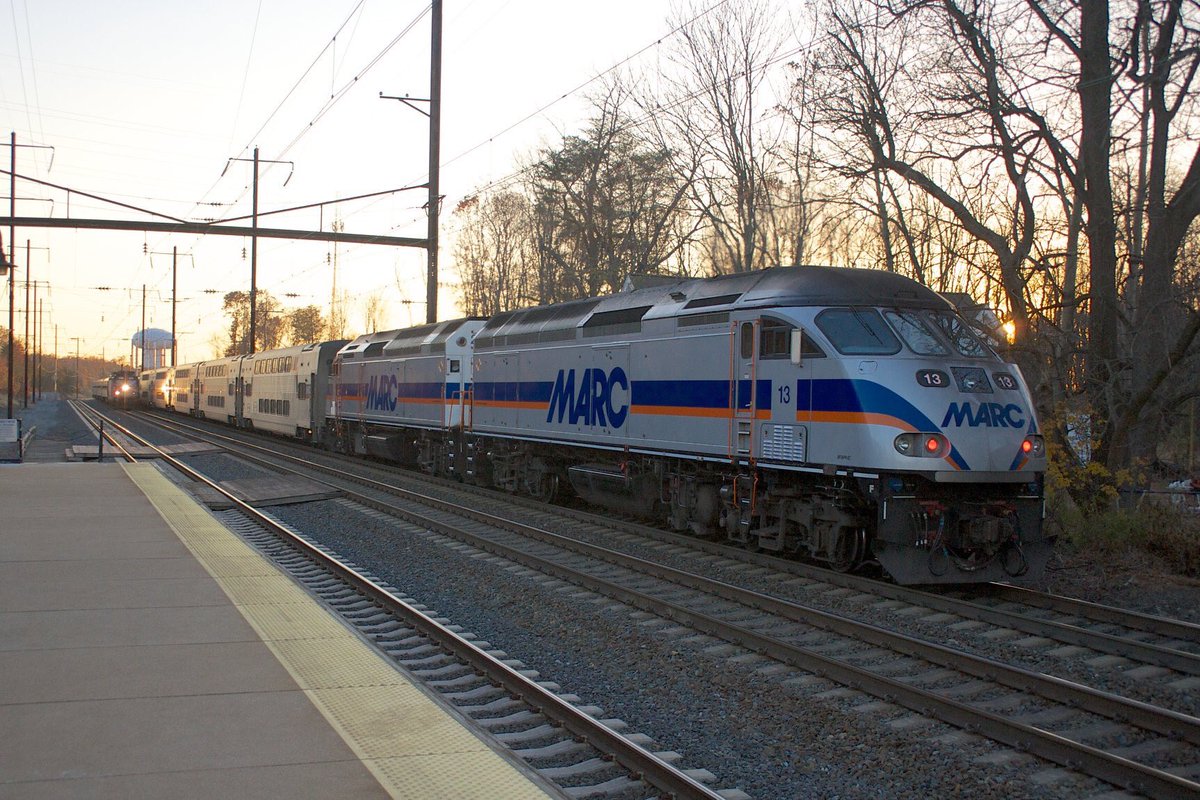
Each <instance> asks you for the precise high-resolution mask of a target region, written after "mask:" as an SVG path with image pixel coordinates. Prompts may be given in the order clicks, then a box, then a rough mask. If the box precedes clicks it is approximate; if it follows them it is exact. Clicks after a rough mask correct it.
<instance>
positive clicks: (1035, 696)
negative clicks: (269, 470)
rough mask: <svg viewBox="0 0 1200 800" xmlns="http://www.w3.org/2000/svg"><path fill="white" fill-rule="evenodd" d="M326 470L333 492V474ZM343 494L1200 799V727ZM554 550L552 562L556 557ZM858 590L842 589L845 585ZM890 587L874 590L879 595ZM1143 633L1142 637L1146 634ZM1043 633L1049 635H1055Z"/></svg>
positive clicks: (680, 618)
mask: <svg viewBox="0 0 1200 800" xmlns="http://www.w3.org/2000/svg"><path fill="white" fill-rule="evenodd" d="M308 455H309V456H310V457H311V455H312V454H311V453H309V454H308ZM276 468H278V467H276ZM320 469H322V470H323V471H325V475H326V478H325V479H326V480H330V471H331V470H332V468H330V467H321V468H320ZM337 480H338V481H345V483H344V484H343V485H342V488H343V491H345V492H347V494H348V495H350V496H353V497H354V499H355V500H356V501H358V502H362V503H364V504H368V505H371V506H373V507H375V508H379V509H383V510H385V511H386V512H387V513H389V514H394V515H397V516H401V517H404V518H406V519H409V520H411V521H413V522H414V523H415V524H417V525H420V526H423V527H427V528H429V529H432V530H435V531H438V532H440V533H441V534H444V535H447V536H452V537H454V538H456V539H458V540H461V541H467V542H469V543H470V544H471V546H472V547H476V548H480V549H483V550H487V551H489V552H492V553H495V554H496V555H499V556H501V557H503V558H505V559H508V560H511V561H513V562H515V563H520V564H523V565H525V566H528V567H529V568H531V569H535V570H537V571H539V572H542V573H545V574H550V575H554V576H556V577H558V578H560V579H562V580H564V581H568V582H570V583H571V584H573V585H577V586H582V587H586V588H588V589H590V590H591V591H594V592H597V593H600V594H603V595H605V596H608V597H611V598H614V599H616V600H619V601H620V602H622V603H625V604H627V605H630V606H634V607H637V608H641V609H644V610H645V611H646V612H648V613H651V614H655V615H657V616H660V617H663V618H667V619H672V620H675V621H676V622H678V623H680V624H681V625H686V626H687V627H688V628H690V629H692V630H697V631H702V632H704V633H706V634H708V635H711V636H715V637H719V638H721V639H724V640H726V641H729V642H733V643H736V644H738V645H739V646H741V647H744V648H747V649H749V650H751V651H754V652H757V653H760V654H763V655H766V656H768V657H770V658H772V659H774V660H776V661H778V662H780V663H782V664H787V665H791V666H794V667H798V668H801V669H804V670H807V671H810V672H815V673H817V674H821V675H825V676H828V677H830V678H833V679H835V680H837V681H839V682H841V683H844V684H846V685H848V686H853V687H855V688H858V689H861V690H863V691H867V692H869V693H871V694H874V695H876V696H877V697H879V698H881V699H883V700H885V701H887V702H889V703H893V704H896V705H899V706H903V707H905V708H908V709H911V710H913V711H916V712H918V713H921V714H925V715H929V716H933V717H936V718H938V719H940V720H942V721H945V722H948V723H950V724H953V725H956V726H959V727H963V728H966V729H968V730H973V731H975V732H978V733H980V734H983V735H986V736H988V737H990V738H992V739H994V740H996V741H998V742H1002V743H1004V744H1006V745H1008V746H1010V747H1013V748H1016V749H1019V750H1023V751H1027V752H1030V753H1032V754H1035V755H1038V756H1040V757H1042V758H1046V759H1048V760H1051V761H1053V762H1055V763H1058V764H1062V765H1064V766H1067V767H1070V768H1073V769H1078V770H1080V771H1082V772H1085V773H1087V774H1089V775H1093V776H1095V777H1098V778H1100V779H1102V780H1105V781H1106V782H1109V783H1112V784H1114V785H1117V786H1122V787H1125V788H1130V789H1133V790H1135V791H1139V792H1143V793H1146V794H1148V795H1151V796H1156V797H1174V796H1194V794H1195V793H1197V792H1200V784H1197V783H1195V782H1194V781H1193V780H1192V779H1191V777H1187V776H1192V777H1194V776H1195V775H1196V774H1198V773H1200V749H1198V746H1200V721H1198V720H1197V719H1196V718H1195V717H1192V716H1190V715H1188V714H1182V713H1179V712H1175V711H1172V710H1170V709H1166V708H1161V707H1158V706H1156V705H1153V704H1150V703H1143V702H1138V701H1136V700H1130V699H1128V698H1125V697H1122V696H1120V695H1118V694H1115V693H1112V692H1106V691H1101V690H1098V689H1094V688H1089V687H1087V686H1082V685H1080V684H1078V683H1075V682H1072V681H1067V680H1062V679H1059V678H1053V677H1051V676H1048V675H1043V674H1040V673H1038V672H1036V671H1032V670H1026V669H1021V668H1019V667H1013V666H1010V665H1008V664H1006V663H1003V662H1001V661H997V660H995V659H988V658H984V657H980V656H977V655H973V654H970V653H966V652H964V651H962V650H959V649H956V648H954V647H948V646H945V645H942V644H938V643H936V642H931V641H928V640H925V639H921V638H919V637H914V636H909V635H905V634H902V633H897V632H895V631H891V630H886V629H883V628H880V627H878V626H875V625H871V624H869V623H865V622H862V621H860V620H855V619H848V618H846V617H843V616H839V615H836V614H831V613H828V612H824V611H821V610H819V609H815V608H812V607H810V606H808V605H805V604H803V603H798V602H795V601H791V600H787V599H782V598H779V597H775V596H772V595H770V594H766V593H762V592H755V591H752V590H749V589H745V588H742V587H739V586H734V585H731V584H728V583H722V582H720V581H715V580H713V579H712V578H710V577H707V576H706V575H700V574H697V573H693V572H687V571H685V570H679V569H675V568H672V567H667V566H664V565H662V564H660V563H655V562H653V561H649V560H647V559H642V558H637V557H634V556H630V555H627V554H625V553H619V552H616V551H615V550H612V549H609V548H605V547H599V546H597V545H595V544H589V543H587V542H581V541H578V540H576V539H572V538H570V537H565V536H562V535H560V534H556V533H553V532H550V531H546V530H542V529H540V528H538V527H536V526H532V525H527V524H523V523H519V522H516V521H514V520H512V519H510V518H501V517H497V516H494V515H491V514H483V513H481V512H478V511H470V510H467V509H464V508H462V507H461V503H457V504H456V503H450V502H446V501H442V500H434V499H432V498H429V497H426V496H419V495H416V496H414V494H413V493H408V497H407V499H405V500H401V501H396V500H388V499H381V498H380V497H379V493H380V492H384V493H393V494H396V493H400V490H396V489H394V488H393V487H390V486H386V485H374V486H373V489H372V491H371V492H370V493H369V494H367V493H364V492H363V491H361V490H358V489H355V488H353V485H354V484H358V485H361V484H363V483H364V482H365V483H371V481H370V480H369V479H365V478H362V477H359V476H353V477H351V476H345V475H343V476H340V477H339V478H338V479H337ZM430 508H433V509H434V511H430V510H429V509H430ZM687 541H689V543H690V542H692V541H694V540H687ZM548 548H552V551H551V552H546V551H547V549H548ZM747 555H749V554H747ZM835 574H836V573H835ZM822 577H824V578H825V579H827V580H829V579H832V575H831V574H829V573H822ZM851 577H852V576H840V577H839V578H838V579H837V582H840V581H841V579H843V578H846V579H848V578H851ZM796 580H806V581H807V580H809V579H807V578H797V579H796ZM814 585H817V586H818V588H819V586H820V585H819V584H814V583H813V582H811V581H810V582H809V583H808V586H809V587H810V589H811V588H812V587H813V586H814ZM824 585H826V586H828V585H830V584H824ZM851 585H856V584H845V585H841V586H836V585H835V589H836V590H837V591H841V592H843V596H844V597H846V596H847V595H845V592H846V590H847V588H848V586H851ZM883 586H885V585H884V584H880V583H878V582H870V588H871V589H872V590H873V589H875V588H876V587H883ZM860 588H861V591H858V590H856V594H853V595H849V596H848V599H850V600H851V601H852V602H857V603H859V604H863V605H867V606H871V607H877V606H879V605H880V604H881V602H882V603H888V602H895V601H892V600H883V601H881V600H880V593H879V592H876V591H867V590H866V587H860ZM882 591H883V592H884V596H886V593H888V592H892V591H908V590H900V589H899V587H891V586H886V589H884V590H882ZM905 597H906V599H905V600H904V601H903V602H905V603H907V604H910V605H909V606H908V607H909V608H916V609H919V610H923V611H924V612H925V613H926V614H928V615H932V616H936V615H937V614H945V613H954V614H956V615H958V614H963V615H967V616H968V618H972V619H975V620H983V619H984V618H990V617H995V618H999V619H1003V620H1005V621H1004V622H991V621H989V622H988V624H992V625H1006V626H1007V625H1014V624H1016V623H1015V622H1014V617H1022V619H1025V620H1031V619H1032V618H1030V617H1023V616H1022V615H1013V614H1011V612H1007V611H1004V610H1001V609H995V608H990V609H989V608H984V607H980V606H976V605H975V604H971V603H967V602H966V601H963V600H960V599H956V598H952V597H945V596H939V595H931V594H928V593H923V594H922V595H920V596H919V598H918V600H917V601H916V604H915V605H913V603H914V600H913V596H912V595H906V596H905ZM935 602H936V603H943V604H945V605H943V608H953V609H954V611H951V612H937V611H932V610H931V609H928V608H926V606H924V605H921V604H922V603H926V604H928V605H930V606H932V605H934V604H935ZM1038 602H1044V601H1041V600H1039V601H1038ZM968 606H969V607H968ZM1093 611H1094V609H1093ZM1098 613H1103V614H1108V615H1111V614H1112V613H1113V610H1108V611H1104V612H1098ZM969 615H975V616H974V617H970V616H969ZM1150 619H1151V620H1152V619H1153V618H1150ZM1035 621H1036V620H1033V621H1028V622H1020V623H1019V624H1020V625H1029V624H1033V622H1035ZM1042 622H1045V621H1042ZM1145 622H1146V620H1142V621H1141V622H1138V623H1137V624H1144V623H1145ZM1110 624H1111V623H1110ZM1130 625H1131V627H1136V625H1135V623H1134V622H1131V623H1130ZM1050 627H1052V628H1054V629H1055V630H1059V631H1061V630H1062V629H1064V628H1065V629H1067V630H1068V631H1069V633H1060V635H1063V636H1066V635H1070V636H1072V637H1085V636H1087V637H1089V638H1087V642H1088V644H1087V645H1083V646H1087V647H1093V646H1095V647H1096V649H1098V650H1100V651H1101V652H1104V650H1103V647H1110V648H1116V647H1122V648H1126V647H1128V645H1127V644H1125V643H1123V642H1121V641H1120V639H1121V637H1118V636H1114V635H1113V634H1111V633H1103V632H1096V631H1087V630H1086V629H1085V628H1082V627H1078V626H1072V625H1067V624H1066V623H1063V622H1053V623H1052V625H1051V626H1050ZM1038 630H1039V632H1048V631H1049V630H1050V628H1039V629H1038ZM1189 632H1190V630H1189V629H1188V627H1187V626H1186V624H1185V625H1184V626H1183V627H1182V628H1180V629H1178V630H1175V629H1172V630H1171V632H1170V633H1168V634H1167V636H1170V637H1172V641H1177V640H1180V634H1183V633H1189ZM1192 641H1194V640H1192ZM1182 645H1183V646H1188V640H1182ZM1132 649H1136V648H1132ZM1132 649H1131V650H1130V652H1132ZM1141 652H1144V653H1146V654H1147V655H1146V658H1156V659H1161V660H1169V659H1175V660H1177V661H1178V664H1179V665H1180V667H1182V668H1181V669H1179V670H1178V671H1180V672H1183V673H1185V674H1195V673H1194V671H1193V670H1194V666H1193V667H1190V668H1189V666H1188V665H1189V664H1192V660H1194V658H1195V657H1194V655H1193V654H1190V653H1187V652H1186V650H1180V649H1178V648H1176V647H1165V646H1162V645H1152V646H1151V647H1150V649H1147V650H1144V651H1141ZM1122 657H1124V656H1122ZM1189 658H1190V659H1192V660H1189ZM1148 663H1157V662H1153V661H1150V662H1148ZM1170 669H1176V667H1174V666H1172V667H1170ZM906 676H907V677H906ZM930 683H931V684H932V685H924V686H923V685H921V684H930Z"/></svg>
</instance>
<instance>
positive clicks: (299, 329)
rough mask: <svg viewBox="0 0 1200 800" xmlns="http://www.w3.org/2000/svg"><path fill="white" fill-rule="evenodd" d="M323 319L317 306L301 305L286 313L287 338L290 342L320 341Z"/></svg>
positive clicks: (323, 326)
mask: <svg viewBox="0 0 1200 800" xmlns="http://www.w3.org/2000/svg"><path fill="white" fill-rule="evenodd" d="M325 327H326V324H325V320H324V318H323V317H322V316H321V309H320V308H318V307H317V306H312V305H309V306H303V307H301V308H296V309H293V310H292V311H290V312H288V314H287V328H288V338H289V339H290V341H291V343H292V344H311V343H313V342H319V341H321V335H322V334H323V333H324V332H325Z"/></svg>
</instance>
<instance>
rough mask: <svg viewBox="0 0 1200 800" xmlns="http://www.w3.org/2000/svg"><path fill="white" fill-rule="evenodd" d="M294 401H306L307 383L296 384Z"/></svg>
mask: <svg viewBox="0 0 1200 800" xmlns="http://www.w3.org/2000/svg"><path fill="white" fill-rule="evenodd" d="M296 399H297V400H307V399H308V383H307V381H301V382H300V383H297V384H296Z"/></svg>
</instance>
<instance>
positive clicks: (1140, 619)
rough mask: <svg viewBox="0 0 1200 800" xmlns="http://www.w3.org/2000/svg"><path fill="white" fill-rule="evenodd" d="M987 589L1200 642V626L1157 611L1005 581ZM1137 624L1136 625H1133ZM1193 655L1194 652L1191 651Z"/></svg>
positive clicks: (1018, 599) (1002, 596)
mask: <svg viewBox="0 0 1200 800" xmlns="http://www.w3.org/2000/svg"><path fill="white" fill-rule="evenodd" d="M983 591H986V592H987V593H989V594H991V595H993V596H995V597H998V598H1000V599H1002V600H1007V601H1009V602H1013V603H1021V604H1022V605H1027V606H1034V607H1036V608H1044V609H1047V610H1049V611H1060V612H1062V613H1064V614H1075V615H1077V616H1081V617H1087V618H1088V619H1091V620H1093V621H1095V622H1108V623H1112V624H1114V625H1123V626H1125V627H1129V628H1136V629H1137V630H1141V631H1146V632H1147V633H1156V634H1158V635H1160V636H1168V637H1171V638H1173V639H1181V640H1184V641H1189V642H1195V643H1197V644H1200V625H1198V624H1196V623H1195V622H1188V621H1187V620H1180V619H1171V618H1170V617H1160V616H1157V615H1155V614H1141V613H1138V612H1136V611H1125V610H1123V609H1119V608H1112V607H1111V606H1106V605H1101V604H1100V603H1091V602H1088V601H1087V600H1079V599H1078V598H1074V597H1064V596H1062V595H1058V594H1049V593H1047V592H1038V591H1034V590H1033V589H1026V588H1023V587H1021V586H1008V585H1006V584H1003V583H989V584H987V585H986V587H984V589H983ZM1131 623H1136V624H1131ZM1189 655H1191V654H1190V653H1189ZM1196 658H1198V659H1200V656H1196ZM1164 666H1165V665H1164Z"/></svg>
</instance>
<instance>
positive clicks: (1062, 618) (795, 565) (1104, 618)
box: [153, 415, 1200, 685]
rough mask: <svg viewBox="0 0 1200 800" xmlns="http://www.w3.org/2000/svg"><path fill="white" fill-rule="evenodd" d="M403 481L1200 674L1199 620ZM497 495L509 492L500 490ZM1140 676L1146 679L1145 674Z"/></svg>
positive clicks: (1049, 641) (283, 444) (271, 447)
mask: <svg viewBox="0 0 1200 800" xmlns="http://www.w3.org/2000/svg"><path fill="white" fill-rule="evenodd" d="M153 419H154V420H155V421H156V422H157V423H159V424H165V425H170V426H171V428H172V429H173V430H176V431H182V432H185V433H186V434H188V435H197V436H206V437H210V440H212V441H216V442H219V443H220V444H222V445H223V446H231V447H232V446H240V447H244V448H248V449H249V452H251V453H259V454H270V453H276V454H280V455H281V457H283V451H282V448H286V450H287V451H288V452H290V453H291V454H292V456H291V457H292V458H293V463H295V459H298V460H299V461H300V462H302V463H305V464H310V465H312V466H314V467H319V465H324V464H332V465H334V469H335V473H334V474H337V472H339V471H340V472H347V471H349V470H339V469H338V467H339V466H346V467H350V468H354V469H355V470H363V469H365V468H366V465H365V464H364V462H362V461H360V460H356V459H348V458H345V457H343V456H340V455H336V454H329V453H325V452H323V451H318V450H314V449H312V448H309V447H305V446H300V445H295V444H293V443H289V442H287V440H283V439H278V438H273V437H272V438H270V439H269V440H268V444H266V445H264V444H262V442H263V440H262V438H261V437H260V438H258V439H256V440H255V441H249V440H247V438H246V437H245V436H244V435H239V436H233V435H230V432H229V430H228V429H226V428H220V429H218V430H217V431H214V430H212V429H210V428H208V427H207V426H206V427H200V426H197V425H193V424H185V423H184V422H182V421H181V420H180V419H179V418H177V417H173V416H168V417H162V416H160V415H155V416H154V417H153ZM370 474H372V475H375V476H377V477H378V478H379V479H380V480H383V481H388V480H394V479H395V478H396V472H395V470H391V471H386V470H384V469H379V468H372V469H371V470H370ZM384 476H387V477H384ZM404 481H405V483H414V482H415V483H417V485H423V486H428V487H430V490H431V491H441V492H446V491H450V492H453V493H455V494H461V495H475V496H485V497H487V498H489V502H498V503H500V504H501V505H502V506H512V507H514V508H524V509H527V510H528V511H529V512H530V513H531V514H533V515H534V517H533V518H534V519H536V520H537V521H538V524H543V525H546V526H547V527H550V528H551V529H555V530H565V529H566V528H567V526H565V525H563V524H562V522H561V520H562V519H563V518H569V519H570V520H574V521H578V522H582V523H585V524H587V525H589V526H591V527H593V528H594V529H595V530H596V531H597V533H598V535H600V536H604V537H605V538H606V539H607V540H611V537H612V532H613V531H614V530H619V531H621V532H623V533H626V534H629V535H631V536H632V537H634V540H637V539H644V540H648V541H656V542H662V543H664V544H669V545H672V546H679V547H684V548H688V549H690V550H695V551H700V552H703V553H706V554H710V555H713V556H718V557H720V558H722V559H726V560H728V562H729V563H741V564H747V565H751V566H754V567H757V568H763V569H768V570H771V574H770V575H769V576H767V577H765V578H764V580H763V581H760V583H761V584H763V585H765V584H767V583H785V582H788V581H790V580H791V579H793V578H798V579H801V580H803V581H808V582H810V584H809V588H808V589H806V590H805V591H804V595H805V599H806V601H812V600H815V599H816V598H815V595H817V594H820V593H821V592H822V591H824V592H825V593H827V594H830V595H832V596H833V597H834V598H836V597H839V596H844V595H845V594H846V593H847V592H853V593H856V594H858V593H862V594H872V595H878V596H880V597H881V598H884V599H887V600H890V601H894V602H896V603H900V604H903V606H901V607H897V608H896V609H891V610H892V611H893V612H903V613H905V614H911V613H912V611H911V609H925V610H927V612H928V614H929V615H932V614H949V615H953V617H954V619H953V620H947V627H949V626H954V625H959V624H960V623H963V622H978V623H984V624H986V625H989V626H992V627H996V628H1004V629H1006V630H1011V631H1015V632H1018V633H1023V634H1026V635H1027V636H1028V637H1033V638H1035V639H1040V640H1044V642H1045V644H1044V645H1043V646H1045V647H1047V648H1048V649H1055V648H1057V647H1059V646H1064V645H1065V646H1069V647H1074V648H1085V649H1086V650H1087V651H1089V652H1090V653H1094V654H1103V655H1108V656H1112V657H1114V658H1112V659H1106V660H1102V661H1100V662H1097V664H1093V665H1092V666H1093V668H1100V669H1105V670H1113V669H1121V668H1124V667H1127V666H1129V665H1130V664H1132V665H1134V666H1136V665H1152V666H1157V667H1162V668H1165V669H1169V670H1172V671H1173V672H1177V673H1180V674H1182V675H1187V676H1200V625H1197V624H1195V623H1190V622H1185V621H1181V620H1174V619H1167V618H1163V617H1156V616H1151V615H1146V614H1139V613H1136V612H1132V611H1128V610H1125V609H1118V608H1113V607H1109V606H1103V605H1099V604H1095V603H1087V602H1084V601H1080V600H1075V599H1073V598H1068V597H1061V596H1057V595H1050V594H1045V593H1042V592H1036V591H1033V590H1030V589H1022V588H1019V587H1015V586H1007V585H1003V584H988V585H985V586H980V587H971V588H970V589H968V590H966V591H953V590H950V591H947V590H939V591H925V590H921V589H918V588H913V587H902V586H896V585H893V584H890V583H886V582H882V581H879V580H875V579H872V578H868V577H863V576H858V575H848V574H845V573H839V572H834V571H832V570H828V569H824V568H821V567H817V566H813V565H810V564H805V563H803V562H797V561H792V560H789V559H783V558H778V557H775V556H771V555H766V554H762V553H753V552H749V551H746V550H743V549H739V548H735V547H730V546H728V545H724V544H720V543H717V542H709V541H704V540H700V539H697V538H695V537H691V536H684V535H680V534H675V533H671V532H668V531H663V530H660V529H657V528H652V527H649V526H646V525H642V524H640V523H636V522H630V521H625V520H618V521H614V520H613V519H612V518H611V517H609V516H600V515H597V514H594V513H590V512H587V511H582V510H579V509H564V508H561V507H557V506H556V507H553V508H552V509H548V508H547V506H546V505H545V504H543V503H539V502H537V501H532V500H527V499H524V498H519V497H513V496H511V495H497V493H495V492H490V491H488V490H483V489H479V488H477V487H468V486H464V485H462V484H459V483H452V482H447V481H442V480H440V479H434V478H429V477H428V476H424V475H417V474H413V473H405V474H404ZM497 497H500V498H501V499H499V500H497ZM571 527H572V530H578V528H577V526H571ZM879 612H880V609H874V611H873V612H872V613H873V614H876V615H877V614H878V613H879ZM956 633H957V631H956ZM1072 655H1079V654H1078V653H1074V654H1072ZM1138 680H1141V676H1140V675H1139V676H1138ZM1184 685H1188V684H1184Z"/></svg>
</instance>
